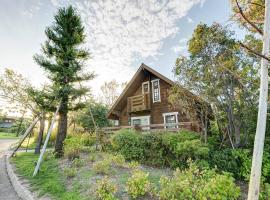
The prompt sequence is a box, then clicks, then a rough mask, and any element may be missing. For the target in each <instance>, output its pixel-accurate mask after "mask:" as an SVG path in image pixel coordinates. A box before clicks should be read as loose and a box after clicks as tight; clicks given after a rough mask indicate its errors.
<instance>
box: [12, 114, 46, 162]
mask: <svg viewBox="0 0 270 200" xmlns="http://www.w3.org/2000/svg"><path fill="white" fill-rule="evenodd" d="M40 116H41V115H38V116H37V117H36V118H35V119H34V121H33V122H32V124H30V126H29V127H28V128H27V129H26V131H25V132H24V134H23V136H22V138H21V140H20V141H19V144H18V146H17V147H16V148H15V149H14V151H13V152H12V154H11V157H12V156H14V155H15V153H16V152H17V151H18V149H19V148H20V147H21V145H22V143H23V142H24V140H25V139H26V138H27V136H28V135H29V134H30V133H31V131H32V129H33V128H34V127H35V125H36V123H37V122H38V121H39V119H40Z"/></svg>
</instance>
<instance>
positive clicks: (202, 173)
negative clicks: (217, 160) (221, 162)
mask: <svg viewBox="0 0 270 200" xmlns="http://www.w3.org/2000/svg"><path fill="white" fill-rule="evenodd" d="M160 185H161V190H160V192H159V197H160V199H162V200H171V199H174V200H182V199H194V200H207V199H211V200H215V199H230V200H234V199H237V198H238V197H239V195H240V188H239V187H236V185H235V184H234V179H233V178H232V177H231V176H230V175H228V174H217V173H216V172H215V171H214V170H200V169H199V168H198V167H197V166H196V165H195V164H194V163H189V168H188V169H186V170H183V171H180V170H179V169H177V170H176V171H175V172H174V175H173V177H172V178H168V177H162V178H161V179H160Z"/></svg>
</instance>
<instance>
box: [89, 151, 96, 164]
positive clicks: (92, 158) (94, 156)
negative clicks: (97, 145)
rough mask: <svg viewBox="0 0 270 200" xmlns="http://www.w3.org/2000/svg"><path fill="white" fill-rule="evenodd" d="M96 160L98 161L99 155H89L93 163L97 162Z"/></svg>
mask: <svg viewBox="0 0 270 200" xmlns="http://www.w3.org/2000/svg"><path fill="white" fill-rule="evenodd" d="M96 159H97V155H96V154H93V153H91V154H90V155H89V160H90V161H91V162H94V161H96Z"/></svg>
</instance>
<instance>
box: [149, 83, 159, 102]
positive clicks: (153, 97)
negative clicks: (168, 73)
mask: <svg viewBox="0 0 270 200" xmlns="http://www.w3.org/2000/svg"><path fill="white" fill-rule="evenodd" d="M156 81H157V82H158V96H159V99H158V100H155V96H154V82H156ZM151 83H152V99H153V103H156V102H161V95H160V82H159V79H154V80H151Z"/></svg>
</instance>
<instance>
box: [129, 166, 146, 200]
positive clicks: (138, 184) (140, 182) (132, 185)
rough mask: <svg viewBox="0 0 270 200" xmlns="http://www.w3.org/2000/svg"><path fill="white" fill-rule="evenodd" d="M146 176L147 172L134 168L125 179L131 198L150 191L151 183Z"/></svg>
mask: <svg viewBox="0 0 270 200" xmlns="http://www.w3.org/2000/svg"><path fill="white" fill-rule="evenodd" d="M148 176H149V173H145V172H144V171H142V170H138V169H136V170H134V172H133V173H132V176H131V177H130V178H129V179H128V181H127V192H128V194H129V195H131V196H132V197H133V198H137V197H139V196H143V195H145V194H146V193H148V192H151V184H150V181H149V178H148Z"/></svg>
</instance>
